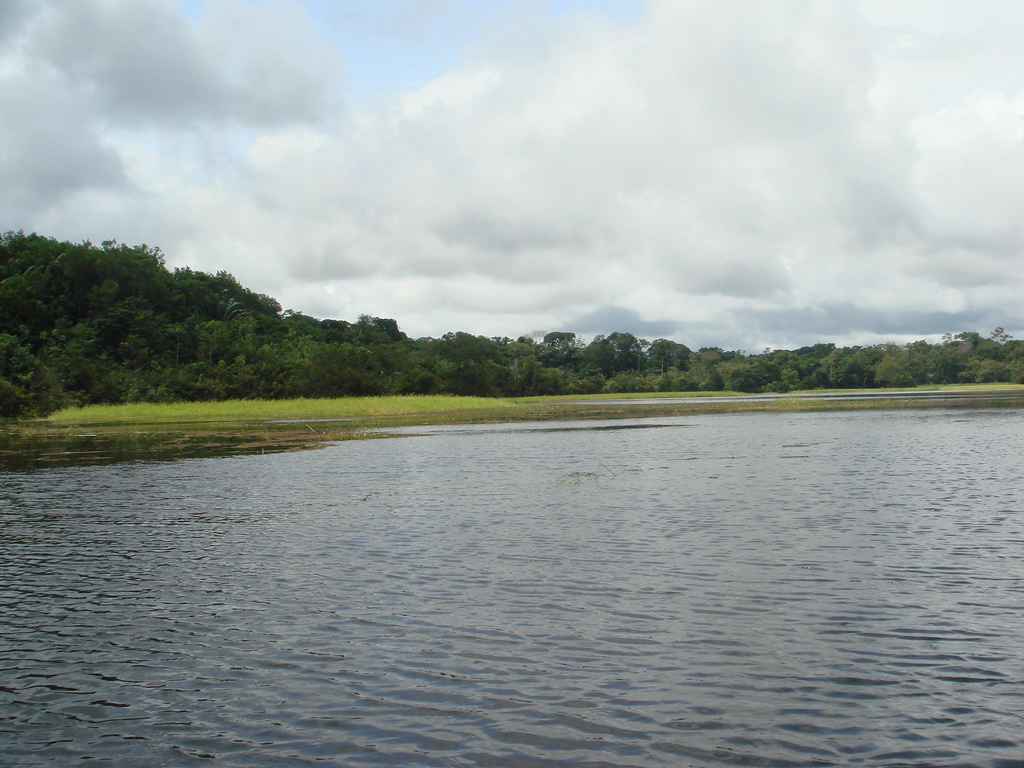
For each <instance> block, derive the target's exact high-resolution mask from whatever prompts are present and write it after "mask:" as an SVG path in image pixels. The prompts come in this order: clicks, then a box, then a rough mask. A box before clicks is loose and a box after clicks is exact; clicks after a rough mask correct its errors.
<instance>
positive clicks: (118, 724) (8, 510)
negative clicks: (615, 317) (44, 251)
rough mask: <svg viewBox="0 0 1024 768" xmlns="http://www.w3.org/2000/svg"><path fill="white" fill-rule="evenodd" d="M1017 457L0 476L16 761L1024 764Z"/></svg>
mask: <svg viewBox="0 0 1024 768" xmlns="http://www.w3.org/2000/svg"><path fill="white" fill-rule="evenodd" d="M410 432H411V430H410ZM1022 456H1024V411H1022V410H1016V409H1002V410H956V409H942V410H927V411H898V412H892V411H883V412H860V413H841V412H840V413H806V414H757V413H749V414H735V415H707V416H696V417H690V418H679V419H649V420H643V421H630V422H599V423H595V422H587V423H583V422H578V423H571V424H566V423H563V424H545V425H525V426H524V425H518V426H513V427H471V428H456V429H432V430H426V431H425V433H424V434H420V435H419V436H407V437H403V438H398V439H387V440H366V441H354V442H346V443H342V444H338V445H335V446H331V447H328V448H326V449H324V450H321V451H312V452H302V453H290V454H277V455H267V456H247V457H235V458H220V459H189V460H182V461H177V462H149V463H132V464H118V465H110V466H100V467H80V468H63V469H48V470H40V471H34V472H6V473H0V764H3V765H11V766H22V765H26V766H27V765H48V764H53V765H116V766H155V765H200V764H205V765H218V766H219V765H228V766H292V765H314V764H315V765H321V766H324V765H326V766H332V765H338V766H350V765H351V766H364V765H412V764H415V765H424V766H471V765H481V766H548V765H550V766H555V765H558V766H584V765H586V766H603V765H607V766H631V765H633V766H662V765H664V766H688V765H689V766H718V765H748V766H811V765H837V766H845V765H874V766H881V765H884V766H896V765H915V766H953V765H957V766H960V765H979V766H1003V767H1004V768H1005V767H1008V766H1024V484H1022V482H1021V465H1022Z"/></svg>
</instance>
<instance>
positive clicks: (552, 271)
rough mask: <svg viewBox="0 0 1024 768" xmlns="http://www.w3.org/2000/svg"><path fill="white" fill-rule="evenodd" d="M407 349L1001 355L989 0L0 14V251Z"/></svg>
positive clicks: (607, 1)
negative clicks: (178, 285) (95, 247)
mask: <svg viewBox="0 0 1024 768" xmlns="http://www.w3.org/2000/svg"><path fill="white" fill-rule="evenodd" d="M18 230H24V231H25V232H38V233H39V234H43V235H47V236H52V237H56V238H58V239H62V240H71V241H75V242H78V241H83V240H91V241H92V242H94V243H99V242H102V241H104V240H109V239H114V240H118V241H120V242H124V243H128V244H130V245H136V244H141V243H146V244H149V245H150V246H157V247H159V248H160V249H161V251H162V252H163V254H164V256H165V258H166V262H167V264H168V266H169V267H178V266H186V265H187V266H190V267H192V268H193V269H195V270H202V271H207V272H218V271H221V270H224V271H227V272H230V273H231V274H233V275H234V276H235V277H236V278H238V280H239V281H240V282H241V283H242V284H243V285H245V286H247V287H249V288H252V289H253V290H256V291H258V292H260V293H265V294H268V295H271V296H273V297H275V298H277V299H278V300H279V301H280V302H281V304H282V305H283V307H285V308H286V309H292V310H294V311H296V312H302V313H304V314H307V315H312V316H314V317H320V318H340V319H346V320H350V321H353V320H355V319H356V318H357V317H358V316H359V315H361V314H369V315H374V316H378V317H391V318H394V319H396V320H397V321H398V323H399V325H400V327H401V328H402V329H403V330H404V331H405V332H406V333H407V334H409V335H410V336H412V337H420V336H440V335H442V334H444V333H446V332H450V331H466V332H469V333H473V334H479V335H484V336H507V337H511V338H516V337H519V336H522V335H532V334H543V333H545V332H548V331H555V330H559V331H574V332H576V333H578V334H580V335H581V336H583V337H587V338H589V337H593V336H594V335H596V334H601V333H603V334H608V333H611V332H613V331H626V332H630V333H634V334H636V335H637V336H639V337H642V338H646V339H649V340H653V339H655V338H670V339H675V340H677V341H680V342H683V343H685V344H687V345H689V346H691V347H692V348H694V349H696V348H698V347H702V346H720V347H724V348H726V349H743V350H746V351H748V352H759V351H761V350H763V349H765V348H773V349H793V348H797V347H800V346H804V345H807V344H814V343H817V342H822V341H826V342H827V341H831V342H835V343H837V344H840V345H851V344H876V343H884V342H890V341H892V342H897V343H904V342H909V341H914V340H917V339H928V340H930V341H936V340H938V339H939V338H940V336H941V335H942V334H944V333H947V332H951V333H956V332H959V331H964V330H971V331H979V332H982V333H983V334H987V333H988V332H989V331H991V330H992V329H994V328H995V327H996V326H1002V327H1004V328H1005V329H1006V330H1007V331H1008V332H1009V333H1011V334H1012V335H1013V336H1015V337H1017V338H1020V337H1022V336H1024V301H1022V297H1024V3H1022V2H1020V0H1002V1H999V0H972V2H970V3H968V2H964V1H961V0H957V1H955V2H950V1H949V0H920V1H916V0H861V1H860V2H856V1H854V0H850V1H849V2H844V1H837V2H831V1H830V0H764V1H763V2H762V1H761V0H650V2H645V1H642V0H546V1H545V0H404V1H403V0H375V1H372V2H371V1H368V0H340V1H331V2H329V1H328V0H306V1H305V2H300V1H299V0H262V1H260V2H256V1H254V0H187V1H185V2H182V1H180V0H73V1H71V0H3V2H2V3H0V231H18Z"/></svg>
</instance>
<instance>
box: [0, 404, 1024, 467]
mask: <svg viewBox="0 0 1024 768" xmlns="http://www.w3.org/2000/svg"><path fill="white" fill-rule="evenodd" d="M936 406H964V407H967V406H976V407H977V406H983V407H984V406H1009V407H1024V386H1022V385H1005V384H996V385H965V386H932V387H918V388H915V389H900V390H882V389H874V390H819V391H810V392H792V393H787V394H785V395H779V394H759V395H743V394H740V393H736V392H645V393H634V394H615V395H609V394H601V395H582V396H572V395H566V396H559V397H532V398H518V399H511V398H482V397H456V396H449V395H437V396H431V395H407V396H395V397H363V398H334V399H322V400H316V399H296V400H274V401H267V400H262V401H260V400H228V401H219V402H198V403H131V404H124V405H93V406H86V407H84V408H71V409H66V410H63V411H59V412H57V413H54V414H51V415H50V416H48V417H47V418H44V419H33V420H20V421H9V422H6V423H3V424H0V469H5V468H6V469H32V468H38V467H45V466H60V465H68V464H83V463H84V464H93V463H109V462H118V461H133V460H167V459H178V458H193V457H203V456H214V455H235V454H251V453H276V452H280V451H289V450H300V449H305V448H316V447H318V446H321V445H324V444H326V443H329V442H334V441H340V440H353V439H366V438H374V437H384V436H388V435H387V434H386V433H383V432H381V431H380V430H382V429H384V428H387V427H395V426H417V425H437V424H471V423H488V422H491V423H501V422H522V421H550V420H569V419H591V418H593V419H598V418H600V419H609V418H643V417H659V416H685V415H688V414H694V415H696V414H705V413H728V412H738V411H780V412H785V411H807V410H854V409H880V408H925V407H936Z"/></svg>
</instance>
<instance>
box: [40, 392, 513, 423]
mask: <svg viewBox="0 0 1024 768" xmlns="http://www.w3.org/2000/svg"><path fill="white" fill-rule="evenodd" d="M518 407H519V406H518V404H517V403H516V402H515V401H512V400H506V399H495V398H487V397H454V396H450V395H402V396H391V397H342V398H329V399H305V398H299V399H295V400H221V401H213V402H196V403H126V404H122V405H87V406H85V407H82V408H67V409H65V410H63V411H58V412H57V413H54V414H51V415H50V416H49V417H47V419H46V421H47V422H49V423H51V424H53V425H63V424H78V425H82V424H168V423H178V424H204V423H212V422H240V421H247V422H252V421H303V420H308V421H325V420H330V419H368V418H381V417H383V418H387V417H403V416H419V415H424V416H426V415H433V416H444V415H452V416H454V415H458V414H472V413H477V414H482V413H491V414H494V415H495V416H499V415H500V414H501V413H502V412H506V411H514V410H515V409H517V408H518Z"/></svg>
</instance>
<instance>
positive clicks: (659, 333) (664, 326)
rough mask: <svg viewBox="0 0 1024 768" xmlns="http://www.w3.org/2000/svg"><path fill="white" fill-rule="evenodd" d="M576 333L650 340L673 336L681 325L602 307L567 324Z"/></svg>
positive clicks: (623, 310)
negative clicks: (637, 337) (617, 333)
mask: <svg viewBox="0 0 1024 768" xmlns="http://www.w3.org/2000/svg"><path fill="white" fill-rule="evenodd" d="M565 326H566V327H567V328H571V329H572V331H573V332H574V333H581V334H585V335H590V336H593V335H596V334H604V335H606V336H607V335H608V334H609V333H615V332H616V331H618V332H620V333H632V334H633V335H634V336H642V337H646V338H650V339H654V338H659V337H663V336H664V337H669V336H672V334H673V333H675V332H676V331H677V330H678V328H679V323H676V322H673V321H670V320H644V319H643V318H641V317H640V315H639V314H638V313H637V312H634V311H633V310H631V309H624V308H623V307H601V308H599V309H595V310H594V311H593V312H588V313H587V314H585V315H582V316H580V317H578V318H576V319H575V320H571V321H569V322H568V323H566V324H565Z"/></svg>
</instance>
